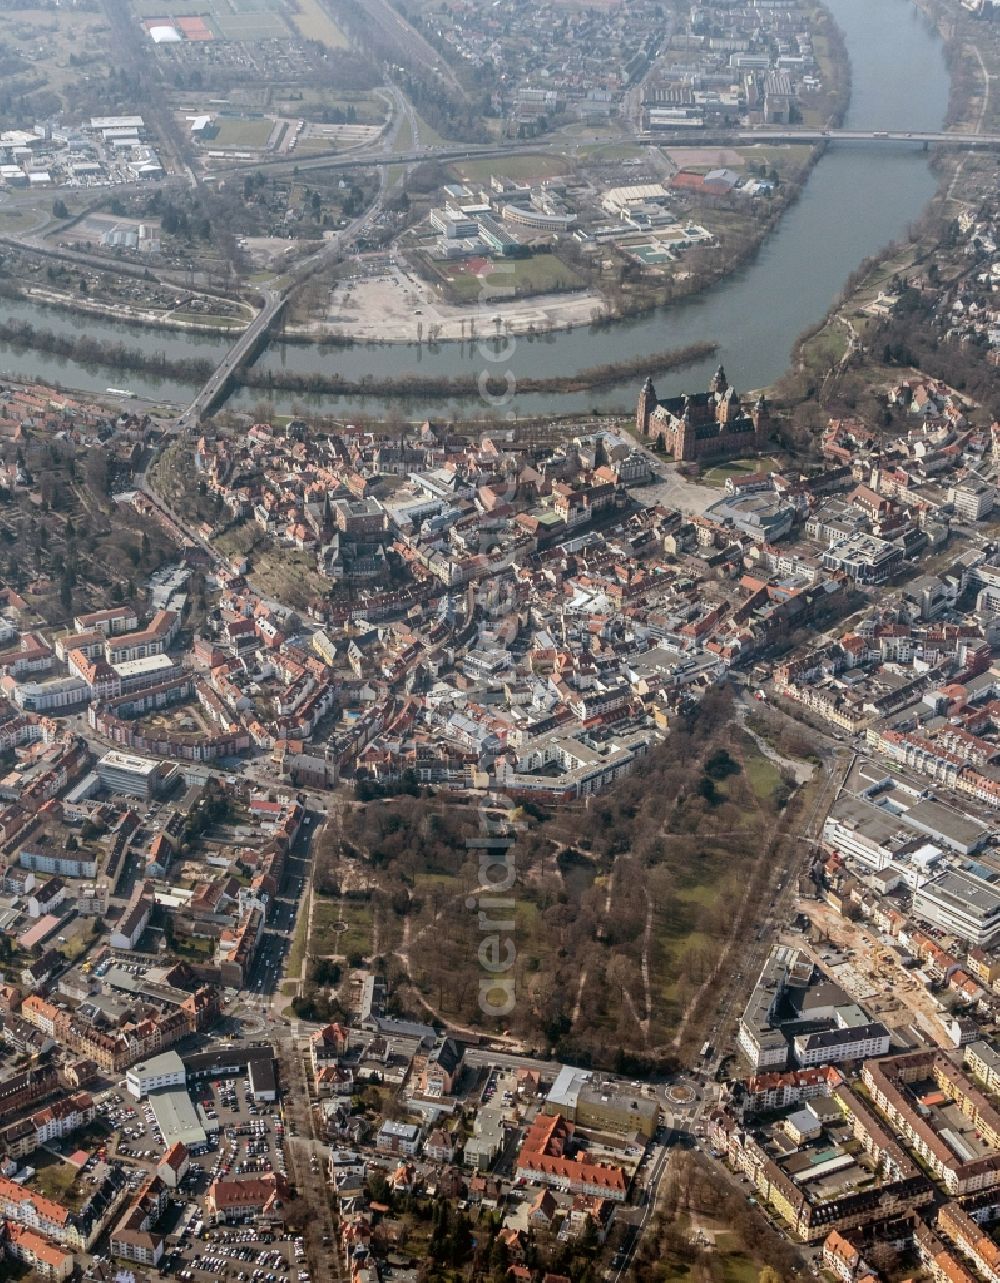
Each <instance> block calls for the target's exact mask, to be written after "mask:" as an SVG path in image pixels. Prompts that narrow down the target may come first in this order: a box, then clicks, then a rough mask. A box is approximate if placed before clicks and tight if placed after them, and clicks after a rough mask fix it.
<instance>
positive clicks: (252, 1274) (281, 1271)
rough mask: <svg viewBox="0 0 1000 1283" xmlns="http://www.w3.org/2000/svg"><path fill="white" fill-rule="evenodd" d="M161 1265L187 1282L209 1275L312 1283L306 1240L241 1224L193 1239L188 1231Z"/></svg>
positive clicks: (250, 1282)
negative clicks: (303, 1241) (306, 1260)
mask: <svg viewBox="0 0 1000 1283" xmlns="http://www.w3.org/2000/svg"><path fill="white" fill-rule="evenodd" d="M160 1268H161V1269H162V1270H163V1271H164V1272H165V1273H168V1274H169V1273H174V1274H176V1275H177V1277H178V1278H180V1279H184V1280H185V1283H190V1281H191V1280H201V1279H206V1278H215V1279H228V1280H232V1281H234V1283H310V1278H309V1272H308V1270H307V1269H306V1266H305V1251H304V1247H303V1243H302V1239H301V1238H298V1237H295V1236H294V1235H291V1234H271V1233H268V1232H266V1231H261V1230H257V1229H251V1228H243V1227H241V1226H238V1225H235V1226H220V1227H219V1228H218V1229H213V1230H205V1231H203V1234H202V1238H201V1239H197V1240H193V1239H192V1236H191V1235H190V1234H189V1233H188V1234H184V1235H183V1236H182V1238H181V1239H180V1240H179V1241H178V1242H177V1243H176V1244H175V1245H174V1246H173V1247H172V1248H171V1249H170V1250H169V1251H168V1252H167V1253H166V1255H165V1256H164V1258H163V1261H162V1262H161V1265H160Z"/></svg>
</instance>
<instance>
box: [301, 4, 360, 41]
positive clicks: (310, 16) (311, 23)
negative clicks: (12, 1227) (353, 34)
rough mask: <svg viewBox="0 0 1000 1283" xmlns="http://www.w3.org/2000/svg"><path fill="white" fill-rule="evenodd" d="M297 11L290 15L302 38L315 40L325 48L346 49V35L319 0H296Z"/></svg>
mask: <svg viewBox="0 0 1000 1283" xmlns="http://www.w3.org/2000/svg"><path fill="white" fill-rule="evenodd" d="M296 3H297V5H298V13H296V14H294V15H293V16H292V21H293V22H294V23H295V27H296V30H297V31H298V33H299V35H300V36H301V37H302V38H303V40H317V41H318V42H319V43H320V44H321V45H325V46H326V48H327V49H346V48H347V37H346V36H345V35H344V33H343V32H342V31H341V29H340V28H339V27H338V26H337V24H336V23H335V22H334V21H333V19H332V18H331V17H330V15H329V14H328V13H327V11H326V10H325V9H324V8H323V6H322V4H320V2H319V0H296Z"/></svg>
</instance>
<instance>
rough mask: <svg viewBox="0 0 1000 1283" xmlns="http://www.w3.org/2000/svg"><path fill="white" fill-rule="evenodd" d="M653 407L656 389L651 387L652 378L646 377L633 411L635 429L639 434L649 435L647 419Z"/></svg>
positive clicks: (650, 415)
mask: <svg viewBox="0 0 1000 1283" xmlns="http://www.w3.org/2000/svg"><path fill="white" fill-rule="evenodd" d="M655 409H656V389H655V388H654V387H653V380H652V379H651V378H648V377H647V379H646V382H645V383H644V384H643V385H642V391H641V392H640V393H639V404H638V406H637V407H636V412H635V430H636V432H638V433H639V435H640V436H642V437H648V436H649V420H650V418H651V417H652V414H653V411H654V410H655Z"/></svg>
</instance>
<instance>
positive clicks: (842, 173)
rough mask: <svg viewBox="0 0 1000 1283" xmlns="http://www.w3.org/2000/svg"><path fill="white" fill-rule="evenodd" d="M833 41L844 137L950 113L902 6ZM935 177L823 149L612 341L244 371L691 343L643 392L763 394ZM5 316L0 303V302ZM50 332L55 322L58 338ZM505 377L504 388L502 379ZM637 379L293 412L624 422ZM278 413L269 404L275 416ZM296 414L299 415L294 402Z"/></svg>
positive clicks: (856, 23)
mask: <svg viewBox="0 0 1000 1283" xmlns="http://www.w3.org/2000/svg"><path fill="white" fill-rule="evenodd" d="M826 2H827V5H828V7H829V8H830V10H831V12H832V13H833V16H834V17H835V19H836V21H837V22H838V24H839V25H840V28H841V30H842V31H843V33H844V39H845V42H846V45H847V49H848V53H849V56H850V59H851V69H852V95H851V103H850V107H849V110H848V114H847V120H846V122H845V123H846V124H847V126H849V127H851V128H856V129H888V130H903V131H913V132H917V131H920V130H937V129H940V128H941V127H942V124H943V122H944V119H945V113H946V110H947V104H948V89H949V85H948V73H947V69H946V66H945V62H944V54H943V49H942V46H941V42H940V39H939V38H938V36H937V34H936V32H934V31H933V29H932V28H931V27H930V26H929V24H928V23H927V22H926V20H925V19H924V18H923V16H922V15H921V14H920V13H919V12H918V11H917V10H916V8H915V7H914V6H913V4H912V3H911V0H826ZM935 182H936V180H935V178H934V176H933V175H932V173H931V170H930V166H929V158H928V156H927V155H925V154H924V153H923V152H921V151H920V150H919V148H917V147H915V146H913V145H909V144H899V145H898V146H896V145H892V144H887V143H869V144H865V143H831V144H830V145H829V146H828V148H827V151H826V153H825V155H824V156H823V157H822V159H821V160H820V161H819V163H818V164H817V165H816V167H815V168H814V170H813V172H812V174H811V176H810V178H809V180H808V182H807V184H806V186H805V189H804V191H803V193H802V195H801V197H800V199H799V200H798V201H797V202H796V203H795V204H794V205H793V206H792V208H791V209H790V210H789V211H788V212H787V213H786V215H785V217H784V219H783V220H782V222H781V225H780V227H779V228H778V230H777V231H776V232H775V233H774V234H773V235H772V236H771V237H770V238H769V239H768V240H767V241H766V242H765V244H764V245H763V246H762V248H761V250H760V252H759V253H758V254H757V255H756V257H755V258H754V259H753V261H752V262H750V263H749V264H748V265H747V266H746V267H744V268H743V269H742V270H740V271H739V272H737V273H735V274H733V275H732V276H730V277H728V278H727V279H726V280H725V281H723V282H721V283H720V284H719V285H717V286H715V287H714V288H713V289H711V290H709V291H707V292H705V293H704V294H702V295H700V296H699V297H698V298H695V299H691V300H687V301H685V302H682V303H678V304H673V305H672V306H670V307H669V308H666V309H662V310H660V311H658V312H656V313H654V314H651V315H648V316H645V317H642V318H639V319H637V320H633V321H623V322H620V323H618V324H616V325H614V326H613V327H611V328H606V329H601V330H592V329H590V328H589V327H584V328H580V329H575V330H571V331H566V332H562V333H559V334H554V335H549V336H547V337H545V338H542V339H535V340H533V341H532V340H528V339H526V338H518V339H516V340H508V341H507V343H506V345H505V349H504V354H503V355H504V359H503V360H502V361H499V362H496V361H486V360H484V357H483V355H482V353H481V351H480V350H479V348H478V346H476V345H472V344H464V345H463V344H458V343H443V344H440V345H438V346H437V347H436V348H435V349H428V348H427V347H426V346H424V347H422V348H420V347H417V346H416V345H414V344H382V345H370V346H369V345H366V346H358V347H354V348H348V349H339V348H333V349H324V350H320V349H317V348H315V347H306V346H299V345H291V344H289V345H284V346H281V345H274V346H272V347H271V348H269V349H268V350H267V351H266V352H265V353H264V354H263V355H262V356H261V357H260V358H259V361H258V365H260V366H263V367H271V368H275V369H279V368H285V369H290V370H295V371H301V372H304V373H308V372H310V371H315V370H317V369H324V368H327V369H329V368H332V369H335V370H338V371H342V372H343V373H344V374H345V375H346V376H347V377H348V378H350V379H352V380H358V379H362V378H364V377H365V376H370V377H372V378H375V379H378V378H385V377H401V376H405V375H407V374H412V375H415V376H420V375H425V376H426V375H444V376H449V377H454V376H461V375H464V376H466V377H468V376H469V375H478V374H479V373H480V371H482V370H489V371H490V372H491V374H493V375H495V376H496V377H497V378H498V379H499V380H500V381H501V383H502V382H503V381H506V383H507V385H508V386H511V385H512V384H513V386H514V387H515V388H516V381H517V379H518V378H522V379H527V378H531V377H546V376H550V375H552V374H562V373H567V374H569V373H572V372H574V371H576V370H580V369H584V368H586V367H590V366H597V365H603V364H606V363H608V362H614V361H617V360H623V359H626V358H628V359H631V358H633V357H634V356H635V355H636V354H637V353H641V352H643V351H646V352H649V353H650V354H654V353H657V352H663V351H666V350H671V349H676V348H681V347H684V346H686V345H688V344H690V343H694V342H697V341H700V340H709V341H715V342H717V343H718V344H719V354H718V356H715V357H713V358H712V359H711V360H707V361H703V362H698V363H695V364H692V365H689V366H686V367H685V368H683V369H681V370H674V371H671V372H669V373H667V374H665V375H664V376H663V378H662V379H658V378H657V370H656V369H655V367H653V368H651V370H650V373H651V374H652V375H653V377H654V379H656V381H657V390H658V391H659V392H660V393H661V394H666V395H670V394H672V393H678V392H682V391H685V390H695V389H701V388H704V387H706V386H707V385H708V382H709V380H710V378H711V374H712V371H713V370H714V368H715V366H716V364H717V363H718V361H719V360H720V359H721V360H723V361H724V362H725V366H726V370H727V373H728V374H729V377H730V379H731V380H732V381H733V383H734V384H735V386H736V387H738V388H754V387H764V386H767V385H768V384H770V383H772V382H774V380H775V379H777V378H778V377H779V376H780V375H781V374H782V373H783V371H784V370H785V368H786V366H787V363H788V357H789V353H790V351H791V348H792V344H793V343H794V341H795V339H796V337H797V336H798V335H799V334H800V333H801V332H802V331H803V330H804V329H806V328H807V327H808V326H810V325H812V324H813V323H814V322H816V321H818V320H819V319H820V318H821V317H822V316H823V315H824V313H825V312H826V311H827V309H828V308H829V306H830V304H831V302H832V301H833V299H834V298H835V297H836V296H837V294H838V293H839V292H840V290H841V288H842V286H843V283H844V281H845V280H846V279H847V277H848V276H849V275H850V273H851V272H852V271H853V270H854V269H855V268H856V267H857V266H858V264H859V263H860V262H861V261H862V259H864V258H866V257H868V256H870V255H872V254H875V253H877V252H878V251H879V250H881V249H882V248H883V247H884V246H885V245H887V244H888V243H889V242H890V241H892V240H897V239H901V238H903V237H904V236H905V235H906V230H907V226H908V224H909V223H911V222H913V221H914V220H915V219H916V218H918V217H919V215H920V213H921V211H922V210H923V208H924V206H925V205H926V204H927V202H928V200H929V199H930V198H931V196H932V195H933V192H934V189H935ZM0 307H6V304H0ZM14 307H25V308H26V309H27V310H26V311H25V312H22V313H19V314H21V315H27V316H29V319H31V320H32V322H33V323H34V324H35V325H37V326H38V327H39V328H48V329H56V328H60V327H62V326H66V327H69V328H74V329H75V328H76V327H77V326H78V325H79V324H81V323H83V324H85V325H86V326H87V328H88V330H90V331H91V333H95V332H103V331H104V330H106V331H107V332H108V335H109V338H113V340H114V341H123V339H124V341H125V342H127V343H128V344H129V345H130V346H135V347H147V348H149V349H150V350H153V351H155V350H168V351H172V352H173V351H175V350H180V351H183V353H184V354H185V355H198V356H211V355H213V354H216V353H218V354H221V352H222V351H223V350H224V347H225V343H224V341H222V340H218V339H206V338H195V337H193V336H192V337H186V336H177V335H173V334H171V335H163V334H160V333H154V332H152V331H149V330H132V331H127V330H124V329H123V327H120V326H116V325H113V324H108V323H101V322H96V321H94V320H93V319H92V318H89V317H88V318H87V319H86V320H85V321H83V322H81V320H80V318H69V317H67V316H65V315H62V316H61V315H60V314H59V313H58V312H56V311H54V310H51V309H39V308H34V307H32V306H31V305H21V304H15V305H14ZM57 322H58V323H59V324H57ZM0 369H5V370H9V371H11V372H13V373H18V374H21V375H29V374H37V375H39V376H40V377H42V378H45V379H50V380H52V381H55V382H60V383H63V384H66V385H68V386H73V387H79V388H89V389H94V388H98V387H104V386H106V385H107V384H109V383H111V384H122V383H127V386H128V387H130V388H131V389H132V390H133V391H135V392H137V393H138V394H140V395H143V396H147V397H149V398H150V399H151V400H175V401H181V400H183V399H184V397H183V389H179V388H178V387H177V385H175V384H173V383H171V382H170V381H159V382H158V381H156V380H151V379H148V378H146V377H145V376H138V375H131V374H130V375H123V374H121V373H117V374H114V376H112V373H111V372H108V371H105V372H103V373H96V374H95V372H93V371H87V370H84V369H82V367H79V366H77V365H76V364H75V363H74V362H71V361H65V362H63V361H59V360H56V359H54V358H51V357H48V356H46V355H44V354H35V353H22V354H20V355H18V354H16V353H14V352H12V351H10V350H9V349H7V348H6V347H5V346H4V345H0ZM508 371H509V375H510V377H508ZM636 393H637V381H636V380H634V379H631V380H629V381H628V382H627V383H624V384H622V385H620V386H616V387H609V388H605V389H602V390H601V391H600V392H582V393H576V394H569V395H567V394H559V395H541V394H539V395H520V396H519V395H517V394H516V392H515V395H514V397H513V400H512V401H511V402H510V403H509V404H507V405H505V406H504V407H503V408H502V409H497V410H491V407H490V406H489V405H488V404H487V403H485V402H484V401H482V400H480V399H478V398H477V399H473V400H470V401H467V402H462V401H453V402H444V401H442V400H439V399H433V400H430V401H426V402H421V401H408V402H401V401H394V400H393V401H387V402H383V401H381V400H379V399H378V398H376V397H373V398H366V399H364V400H359V399H358V398H356V397H352V398H343V397H314V398H308V399H306V401H305V404H306V405H308V406H309V407H311V408H312V409H313V410H314V411H316V412H327V413H331V414H338V415H343V416H350V415H352V414H369V415H378V414H384V413H386V412H389V413H401V414H403V415H405V417H407V418H421V417H424V416H425V415H426V416H429V417H433V418H439V419H440V418H442V417H446V416H447V415H453V416H455V417H461V416H466V417H480V416H483V417H485V416H487V415H489V414H490V413H496V414H498V415H505V416H506V415H509V413H510V412H511V411H513V412H514V413H515V414H517V415H518V416H525V415H535V414H544V413H583V412H586V411H589V410H591V409H599V410H605V411H623V410H629V409H631V408H632V406H633V405H634V402H635V397H636ZM260 399H261V397H260V394H259V393H257V392H254V391H253V390H247V391H245V392H242V393H240V394H239V395H238V396H237V397H236V398H235V403H236V404H242V405H246V406H250V405H253V404H255V403H256V402H258V401H259V400H260ZM291 403H292V398H290V397H285V396H282V395H281V394H279V395H278V396H277V397H276V399H275V404H276V406H277V407H278V408H282V407H286V408H287V406H288V405H290V404H291ZM300 403H301V401H300Z"/></svg>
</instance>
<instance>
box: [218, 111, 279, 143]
mask: <svg viewBox="0 0 1000 1283" xmlns="http://www.w3.org/2000/svg"><path fill="white" fill-rule="evenodd" d="M215 128H216V131H217V132H216V135H215V137H214V138H213V139H212V142H213V143H214V144H215V145H216V146H217V147H266V146H267V140H268V139H269V138H270V137H271V130H272V129H273V128H274V122H273V121H271V120H268V119H267V117H266V116H259V117H256V118H246V117H243V116H219V117H218V119H217V120H216V122H215Z"/></svg>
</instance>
